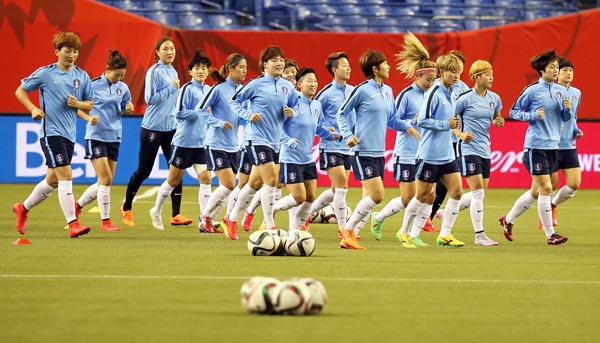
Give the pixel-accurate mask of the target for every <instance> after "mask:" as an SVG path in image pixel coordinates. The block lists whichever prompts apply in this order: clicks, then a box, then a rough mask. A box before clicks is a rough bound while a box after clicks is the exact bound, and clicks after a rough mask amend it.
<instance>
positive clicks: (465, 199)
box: [458, 192, 473, 211]
mask: <svg viewBox="0 0 600 343" xmlns="http://www.w3.org/2000/svg"><path fill="white" fill-rule="evenodd" d="M471 193H472V192H467V193H463V195H462V196H461V197H460V207H459V208H458V210H459V211H462V210H465V209H467V208H469V206H471V199H473V194H471Z"/></svg>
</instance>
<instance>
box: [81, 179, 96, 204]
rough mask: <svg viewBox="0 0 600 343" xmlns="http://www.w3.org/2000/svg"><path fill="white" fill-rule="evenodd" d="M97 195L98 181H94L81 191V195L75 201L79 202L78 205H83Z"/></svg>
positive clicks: (94, 198)
mask: <svg viewBox="0 0 600 343" xmlns="http://www.w3.org/2000/svg"><path fill="white" fill-rule="evenodd" d="M97 197H98V183H97V182H96V183H94V184H93V185H90V186H89V187H88V188H86V190H85V191H84V192H83V194H81V196H80V197H79V199H78V200H77V203H78V204H79V207H84V206H85V205H87V204H89V203H91V202H92V201H94V200H96V198H97Z"/></svg>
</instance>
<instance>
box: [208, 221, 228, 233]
mask: <svg viewBox="0 0 600 343" xmlns="http://www.w3.org/2000/svg"><path fill="white" fill-rule="evenodd" d="M223 226H225V225H224V224H223V223H220V222H217V223H213V231H212V232H209V233H225V231H223V230H222V229H221V228H222V227H223Z"/></svg>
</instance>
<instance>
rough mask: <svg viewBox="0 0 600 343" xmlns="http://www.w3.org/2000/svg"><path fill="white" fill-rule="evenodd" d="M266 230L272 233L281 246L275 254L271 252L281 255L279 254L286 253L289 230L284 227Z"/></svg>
mask: <svg viewBox="0 0 600 343" xmlns="http://www.w3.org/2000/svg"><path fill="white" fill-rule="evenodd" d="M265 232H268V233H269V234H271V235H272V236H273V237H274V238H275V240H276V241H277V240H278V241H279V248H278V249H277V251H275V252H274V253H273V254H271V256H279V255H284V254H285V242H286V240H287V236H288V234H287V232H286V231H285V230H282V229H270V230H265Z"/></svg>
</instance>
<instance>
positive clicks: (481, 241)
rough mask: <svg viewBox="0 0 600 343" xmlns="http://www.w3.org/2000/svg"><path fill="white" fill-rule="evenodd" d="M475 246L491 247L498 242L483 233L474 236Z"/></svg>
mask: <svg viewBox="0 0 600 343" xmlns="http://www.w3.org/2000/svg"><path fill="white" fill-rule="evenodd" d="M475 245H485V246H492V245H498V242H496V241H495V240H493V239H491V238H489V237H488V236H487V235H486V234H485V232H482V233H479V234H476V235H475Z"/></svg>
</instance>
